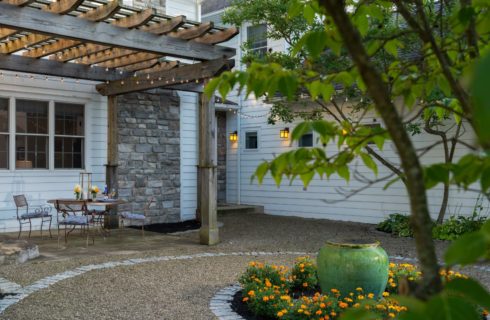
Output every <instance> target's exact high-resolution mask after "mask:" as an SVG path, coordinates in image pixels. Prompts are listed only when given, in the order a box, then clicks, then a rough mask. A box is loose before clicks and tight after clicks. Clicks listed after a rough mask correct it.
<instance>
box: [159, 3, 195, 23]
mask: <svg viewBox="0 0 490 320" xmlns="http://www.w3.org/2000/svg"><path fill="white" fill-rule="evenodd" d="M198 7H199V4H198V2H197V1H196V0H167V1H166V3H165V11H166V13H167V14H168V15H171V16H180V15H184V16H186V17H187V19H189V20H194V21H199V19H200V16H199V9H198Z"/></svg>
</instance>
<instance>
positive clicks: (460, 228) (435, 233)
mask: <svg viewBox="0 0 490 320" xmlns="http://www.w3.org/2000/svg"><path fill="white" fill-rule="evenodd" d="M486 220H487V218H486V217H482V216H479V215H478V214H476V212H475V213H473V215H472V216H471V217H464V216H457V217H456V216H451V217H450V218H449V219H448V220H446V221H444V223H443V224H440V225H436V226H434V228H433V229H432V237H433V238H434V239H440V240H455V239H457V238H459V237H460V236H462V235H463V234H465V233H468V232H473V231H478V230H480V228H481V226H482V225H483V224H484V223H485V221H486Z"/></svg>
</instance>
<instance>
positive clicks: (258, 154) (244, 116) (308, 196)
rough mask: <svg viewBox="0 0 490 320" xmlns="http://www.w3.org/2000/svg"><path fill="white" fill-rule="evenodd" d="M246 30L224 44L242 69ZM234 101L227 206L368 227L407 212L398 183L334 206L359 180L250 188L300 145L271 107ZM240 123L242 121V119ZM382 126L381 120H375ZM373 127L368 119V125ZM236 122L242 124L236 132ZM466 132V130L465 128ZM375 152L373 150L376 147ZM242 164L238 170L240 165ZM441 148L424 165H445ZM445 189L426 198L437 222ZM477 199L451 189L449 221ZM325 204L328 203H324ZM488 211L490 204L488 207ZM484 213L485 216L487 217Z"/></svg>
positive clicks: (390, 149)
mask: <svg viewBox="0 0 490 320" xmlns="http://www.w3.org/2000/svg"><path fill="white" fill-rule="evenodd" d="M221 13H222V11H218V12H212V13H209V14H207V15H205V16H203V18H202V20H203V21H209V20H216V21H220V15H221ZM246 27H247V25H243V26H242V28H241V29H240V35H239V36H238V37H236V38H234V39H232V40H231V41H229V42H227V43H225V44H226V45H228V46H232V47H235V48H237V56H236V59H237V64H236V66H237V67H238V68H243V65H241V64H240V59H241V50H240V45H239V44H240V43H243V42H244V41H246V39H247V35H246V30H247V28H246ZM268 48H271V49H272V50H273V51H282V50H286V49H287V44H286V43H285V41H282V40H270V39H269V41H268ZM230 99H231V100H234V101H237V102H238V103H239V104H240V105H241V110H240V111H238V113H237V112H234V111H231V112H228V115H227V131H229V132H232V131H235V130H237V131H238V132H239V142H238V143H231V142H230V141H228V150H227V173H226V177H227V201H228V202H229V203H243V204H256V205H263V206H264V207H265V212H266V213H269V214H274V215H292V216H301V217H309V218H323V219H335V220H346V221H359V222H367V223H376V222H379V221H380V220H382V219H384V218H385V217H386V216H387V215H389V214H391V213H395V212H401V213H407V212H409V204H408V197H407V194H406V191H405V188H404V186H403V185H402V183H395V184H394V185H392V186H391V187H390V188H389V189H388V190H383V187H384V183H379V184H377V185H375V186H373V187H370V188H368V189H366V190H365V191H363V192H361V193H359V194H357V195H355V196H353V197H351V198H349V199H347V200H344V201H339V202H334V203H332V202H331V201H332V200H342V199H344V198H343V196H342V195H340V194H339V193H338V192H337V191H338V190H339V188H344V189H346V190H354V189H356V188H358V187H360V186H361V185H362V184H360V183H359V182H358V181H356V180H351V181H350V183H348V184H347V183H346V182H345V181H344V180H343V179H341V178H339V177H337V176H335V175H334V176H332V177H331V179H330V180H329V181H325V180H324V181H321V180H320V179H319V178H315V179H314V180H313V181H312V182H311V184H310V186H309V187H308V189H307V190H304V189H303V186H302V183H301V181H300V180H299V179H298V180H297V181H294V182H293V183H292V184H291V185H289V183H288V182H287V181H283V183H282V184H281V186H280V187H279V188H278V187H277V186H276V185H275V183H274V181H273V180H272V179H271V178H270V177H267V178H266V179H265V180H264V183H263V184H262V185H261V186H259V185H258V184H257V182H256V181H255V182H253V183H251V182H250V177H251V176H252V174H253V173H254V171H255V169H256V167H257V166H258V165H259V164H260V163H261V161H263V160H270V159H272V158H273V157H274V155H277V154H280V153H281V152H285V151H288V150H291V149H292V148H296V145H297V144H296V143H295V144H293V146H289V141H284V140H282V139H280V138H279V130H280V129H283V128H284V127H289V128H290V130H292V129H293V128H294V124H281V123H278V124H276V125H274V126H273V125H268V124H267V113H268V110H269V107H268V106H267V105H265V104H263V103H261V102H260V101H255V100H254V99H245V98H244V97H242V98H240V97H239V96H237V95H236V94H235V95H234V94H231V95H230ZM238 117H240V119H238ZM377 120H378V122H379V119H377ZM370 121H372V120H371V119H367V122H370ZM238 122H239V123H240V125H239V127H238ZM467 127H468V126H467ZM247 130H256V131H258V135H259V138H258V139H259V148H258V150H245V149H244V147H243V145H244V140H245V132H246V131H247ZM435 139H436V138H435V137H434V136H431V135H428V134H425V133H423V134H420V135H416V136H414V137H413V141H414V143H415V145H416V147H418V148H419V147H423V146H427V145H430V144H431V143H433V142H435V141H436V140H435ZM464 139H465V140H466V141H467V142H469V143H471V142H473V141H472V140H473V138H472V135H471V134H469V133H468V134H466V135H465V137H464ZM374 148H375V147H374ZM328 150H329V152H334V151H335V150H336V148H335V147H332V146H330V147H329V148H328ZM465 152H466V150H465V149H464V148H463V147H461V145H458V147H457V149H456V159H457V158H458V157H459V156H460V155H461V154H464V153H465ZM383 154H384V156H385V157H386V158H387V159H389V160H391V161H392V162H394V163H398V162H399V160H398V157H397V155H396V152H395V151H394V146H393V145H392V143H391V142H388V143H387V144H386V146H385V148H384V151H383ZM238 161H240V162H239V164H238ZM442 161H443V150H442V147H439V148H435V149H434V150H432V151H431V152H429V153H427V154H426V155H425V156H424V157H423V158H422V162H423V163H424V164H428V163H435V162H442ZM378 166H379V171H380V172H379V177H382V176H384V175H386V174H389V173H390V172H389V171H388V170H387V169H385V168H384V167H383V166H382V165H381V164H379V163H378ZM357 170H358V171H359V172H361V173H364V174H366V175H367V176H369V177H372V178H374V177H373V174H372V173H371V172H370V170H369V169H367V168H366V167H364V165H363V164H362V163H359V164H358V165H357ZM441 190H442V185H439V186H438V187H436V188H434V189H432V190H429V191H428V198H429V205H430V209H431V214H432V215H433V217H436V216H437V213H438V211H439V208H440V203H441V201H442V191H441ZM477 197H478V194H476V193H471V192H463V191H461V190H458V189H456V188H452V190H451V193H450V198H449V206H448V216H449V215H451V214H471V213H472V210H473V208H474V205H475V202H476V198H477ZM325 200H327V201H329V202H326V201H325ZM484 206H485V208H487V207H488V203H486V202H485V203H484ZM485 212H486V211H485Z"/></svg>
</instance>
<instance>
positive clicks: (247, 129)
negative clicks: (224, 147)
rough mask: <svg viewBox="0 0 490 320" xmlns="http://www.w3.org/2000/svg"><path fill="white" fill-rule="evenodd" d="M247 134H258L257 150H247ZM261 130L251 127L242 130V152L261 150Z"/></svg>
mask: <svg viewBox="0 0 490 320" xmlns="http://www.w3.org/2000/svg"><path fill="white" fill-rule="evenodd" d="M247 132H256V133H257V148H255V149H249V148H247ZM260 137H261V134H260V128H259V127H249V128H242V137H241V138H242V139H243V140H242V141H243V144H242V150H243V151H245V152H258V151H259V150H260V146H261V144H262V143H261V141H260Z"/></svg>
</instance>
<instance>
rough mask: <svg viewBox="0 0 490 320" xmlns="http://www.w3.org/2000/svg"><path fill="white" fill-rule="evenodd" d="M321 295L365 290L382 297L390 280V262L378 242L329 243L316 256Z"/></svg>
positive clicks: (346, 293) (349, 241) (350, 241)
mask: <svg viewBox="0 0 490 320" xmlns="http://www.w3.org/2000/svg"><path fill="white" fill-rule="evenodd" d="M317 265H318V280H319V283H320V287H321V289H322V292H324V293H325V294H327V293H330V291H331V289H337V290H339V291H340V294H341V295H342V296H346V295H348V294H349V293H350V292H356V288H359V287H360V288H362V289H363V292H364V293H365V294H367V293H374V295H375V296H377V297H380V296H381V295H382V293H383V291H384V290H385V288H386V283H387V281H388V269H389V261H388V255H387V254H386V251H385V250H384V249H383V248H381V247H380V246H379V242H370V241H359V240H348V241H327V243H326V244H325V245H324V246H323V247H322V248H321V249H320V252H319V253H318V257H317Z"/></svg>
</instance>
